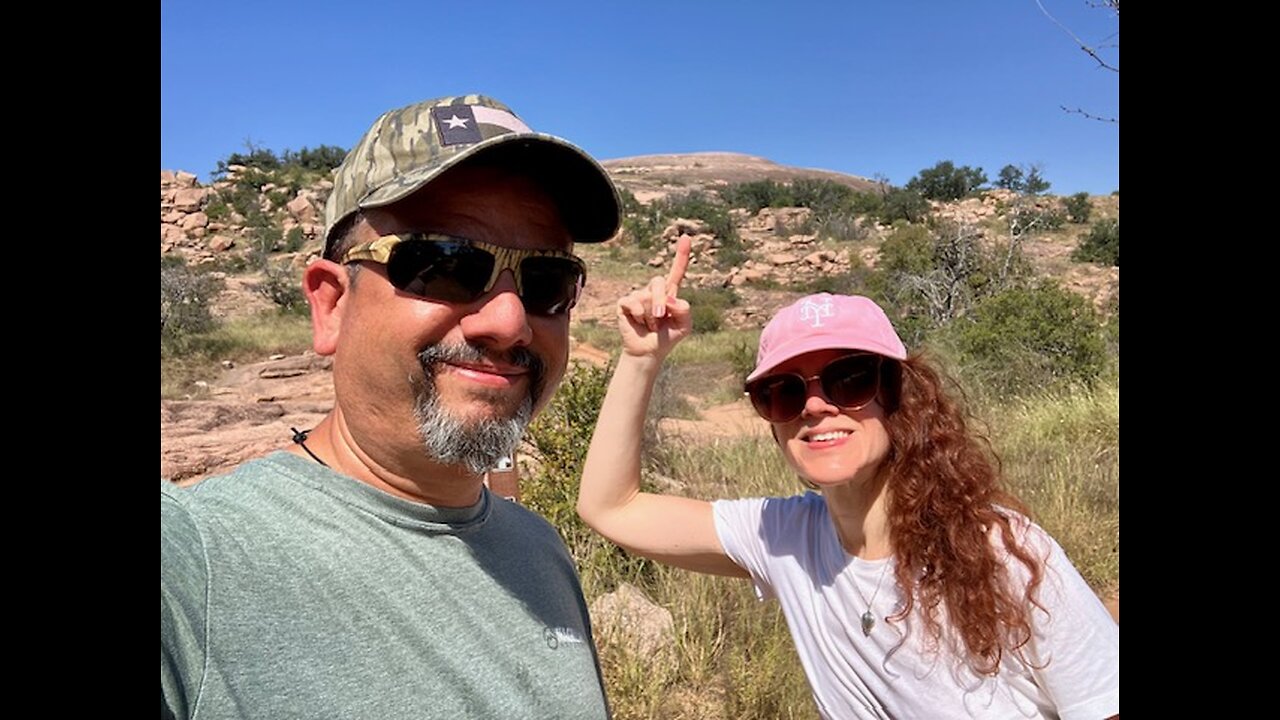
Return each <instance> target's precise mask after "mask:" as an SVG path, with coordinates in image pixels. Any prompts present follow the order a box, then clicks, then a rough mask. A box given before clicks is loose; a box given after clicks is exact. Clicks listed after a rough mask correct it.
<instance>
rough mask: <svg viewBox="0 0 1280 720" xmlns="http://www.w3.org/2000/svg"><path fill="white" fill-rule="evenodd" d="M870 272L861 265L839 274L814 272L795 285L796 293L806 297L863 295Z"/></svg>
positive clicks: (865, 292)
mask: <svg viewBox="0 0 1280 720" xmlns="http://www.w3.org/2000/svg"><path fill="white" fill-rule="evenodd" d="M870 276H871V271H869V270H867V268H865V267H863V266H862V265H857V266H854V267H853V268H851V269H849V270H846V271H844V272H839V273H824V272H815V273H814V274H813V275H812V276H810V277H809V278H806V279H805V280H803V281H801V282H800V283H798V284H796V285H795V288H794V289H795V290H796V291H797V292H802V293H804V294H806V295H812V294H813V293H831V294H833V295H865V294H867V287H868V283H869V278H870Z"/></svg>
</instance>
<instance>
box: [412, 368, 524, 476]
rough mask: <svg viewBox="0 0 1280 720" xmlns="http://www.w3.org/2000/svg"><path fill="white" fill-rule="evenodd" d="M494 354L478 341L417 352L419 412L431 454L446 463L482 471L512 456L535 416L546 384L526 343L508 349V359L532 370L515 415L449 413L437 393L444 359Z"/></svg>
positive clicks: (421, 430)
mask: <svg viewBox="0 0 1280 720" xmlns="http://www.w3.org/2000/svg"><path fill="white" fill-rule="evenodd" d="M489 359H490V355H488V354H486V353H485V351H484V350H481V349H480V348H478V347H476V346H474V345H465V344H464V345H443V344H437V345H432V346H431V347H428V348H426V349H425V350H423V351H422V352H420V353H418V362H420V363H422V373H423V377H424V378H425V379H426V381H425V382H424V383H423V384H422V385H421V386H420V387H419V390H418V397H417V407H416V409H415V414H416V416H417V420H418V432H419V433H420V434H421V436H422V442H423V446H424V447H425V448H426V451H427V455H429V456H430V457H432V458H433V459H434V460H435V461H436V462H439V463H441V464H443V465H460V466H463V467H465V468H467V469H468V470H470V471H471V472H473V473H475V474H477V475H480V474H482V473H485V472H488V471H489V470H491V469H493V468H494V467H495V466H497V464H498V461H499V460H501V459H502V458H504V457H509V456H511V455H513V454H514V453H515V451H516V446H518V445H519V444H520V439H521V438H522V437H524V430H525V428H526V427H528V425H529V421H530V420H531V419H532V418H533V406H534V404H535V403H536V402H537V400H538V398H539V397H541V395H542V392H543V390H544V389H545V388H543V386H542V384H543V363H542V359H541V358H539V357H538V356H537V355H534V354H533V353H532V352H530V351H529V350H527V349H525V348H514V349H512V350H510V351H509V352H507V353H506V356H505V357H504V358H502V359H503V361H504V362H508V363H511V364H513V365H519V366H520V367H523V368H526V369H527V370H528V371H529V395H528V396H527V397H525V399H524V401H523V402H521V403H520V407H518V408H516V410H515V413H514V414H513V415H511V416H510V417H505V418H503V417H486V418H481V419H479V420H471V421H467V420H463V419H461V418H457V417H453V416H452V415H450V414H449V410H448V408H445V407H442V406H441V404H440V395H439V393H438V392H436V372H437V371H438V370H439V367H440V365H441V364H442V363H446V362H451V363H483V362H485V361H487V360H489Z"/></svg>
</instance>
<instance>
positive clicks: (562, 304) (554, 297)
mask: <svg viewBox="0 0 1280 720" xmlns="http://www.w3.org/2000/svg"><path fill="white" fill-rule="evenodd" d="M583 279H584V277H583V272H582V267H581V266H579V265H578V264H577V263H575V262H573V261H572V260H569V259H568V258H557V257H531V258H525V260H524V262H522V263H520V284H521V285H522V288H521V289H522V290H523V291H524V294H523V295H522V296H521V298H522V299H523V300H524V308H525V310H526V311H527V312H531V313H534V314H537V315H558V314H560V313H563V312H568V311H569V309H570V308H572V307H573V305H574V303H576V302H577V300H578V287H579V284H580V283H581V282H582V280H583Z"/></svg>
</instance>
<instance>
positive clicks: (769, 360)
mask: <svg viewBox="0 0 1280 720" xmlns="http://www.w3.org/2000/svg"><path fill="white" fill-rule="evenodd" d="M815 350H862V351H864V352H869V353H875V354H876V355H883V356H884V357H887V358H890V359H893V360H905V359H907V356H906V354H904V353H903V352H901V351H900V350H899V349H897V348H892V347H888V346H885V345H882V344H880V343H876V342H873V341H867V342H863V341H857V340H854V341H850V340H848V339H847V338H845V337H842V336H841V335H838V334H831V335H809V336H806V337H804V338H801V339H799V340H796V341H795V342H791V343H786V344H783V345H780V346H778V347H776V348H774V349H773V350H772V351H771V352H770V353H769V354H768V355H766V356H765V357H764V358H763V359H761V361H760V363H759V365H757V366H756V369H755V370H752V371H751V374H750V375H748V376H747V379H746V382H751V381H752V380H755V379H756V378H758V377H763V376H764V375H767V374H769V372H770V371H771V370H773V369H774V368H776V367H778V366H779V365H781V364H782V363H784V362H786V361H788V360H790V359H791V358H794V357H799V356H801V355H804V354H806V353H811V352H814V351H815Z"/></svg>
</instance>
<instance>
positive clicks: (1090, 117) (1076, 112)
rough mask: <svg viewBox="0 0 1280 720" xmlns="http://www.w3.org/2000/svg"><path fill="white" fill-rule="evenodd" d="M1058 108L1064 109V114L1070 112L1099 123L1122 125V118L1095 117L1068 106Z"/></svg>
mask: <svg viewBox="0 0 1280 720" xmlns="http://www.w3.org/2000/svg"><path fill="white" fill-rule="evenodd" d="M1058 107H1060V108H1062V110H1063V112H1069V113H1072V114H1073V115H1083V116H1085V117H1087V118H1089V119H1090V120H1097V121H1098V122H1109V123H1115V124H1116V125H1119V124H1120V118H1113V117H1102V116H1100V115H1094V114H1093V113H1090V112H1086V111H1084V110H1081V109H1080V108H1069V107H1067V106H1066V105H1059V106H1058Z"/></svg>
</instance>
